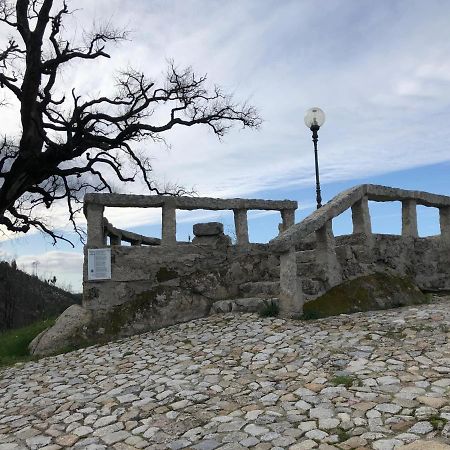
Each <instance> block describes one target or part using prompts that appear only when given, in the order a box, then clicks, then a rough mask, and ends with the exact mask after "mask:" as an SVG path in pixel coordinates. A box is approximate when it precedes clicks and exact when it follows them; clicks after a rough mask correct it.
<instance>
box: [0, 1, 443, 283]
mask: <svg viewBox="0 0 450 450" xmlns="http://www.w3.org/2000/svg"><path fill="white" fill-rule="evenodd" d="M72 7H75V8H77V9H79V12H78V13H77V15H76V16H74V17H73V18H71V19H70V22H69V23H68V24H67V27H66V30H67V33H72V34H73V35H75V36H76V35H79V34H80V33H81V30H82V29H83V28H90V26H91V25H92V22H93V19H92V18H93V17H95V18H96V19H95V21H96V22H97V23H99V22H102V21H103V20H105V13H104V11H105V10H107V11H108V14H109V17H108V20H110V21H111V22H112V23H114V24H116V25H117V26H122V27H125V28H128V29H131V30H132V33H131V41H128V42H124V43H122V44H121V45H120V46H117V47H114V48H113V49H112V52H111V53H112V58H111V60H104V61H100V62H96V63H95V64H94V65H93V64H92V63H84V64H82V65H80V66H76V65H72V66H71V67H70V70H68V71H66V72H63V73H62V84H64V85H65V86H75V87H76V88H77V90H78V91H79V92H81V93H85V94H88V93H89V92H95V93H96V94H97V93H99V92H102V93H103V92H104V93H108V92H111V90H112V89H113V78H114V74H115V71H117V70H118V69H120V68H121V67H122V68H123V67H126V66H133V67H135V68H137V69H141V70H144V71H145V72H146V73H147V74H148V75H149V76H153V77H155V78H156V79H158V78H160V77H161V74H162V73H163V72H164V71H165V67H166V62H167V60H168V59H170V58H173V59H174V60H175V63H176V64H177V65H178V66H180V67H183V66H187V65H191V66H192V67H193V69H194V70H195V71H196V72H197V73H199V74H203V73H208V78H209V80H211V82H214V83H217V84H220V85H222V86H223V87H224V89H225V90H227V91H229V92H233V93H234V94H235V97H236V98H237V99H242V100H247V99H248V100H249V101H250V102H251V103H252V104H253V105H255V106H256V107H257V108H258V110H259V111H260V114H261V116H262V117H263V119H264V123H263V125H262V127H261V129H260V130H259V131H256V132H251V131H242V130H233V131H232V132H231V133H230V134H229V135H227V136H226V137H225V139H224V140H223V141H222V142H218V141H217V139H216V138H215V137H214V136H213V135H212V133H211V132H209V131H208V130H206V129H204V128H201V127H197V128H189V129H178V130H174V131H173V132H172V133H171V134H170V135H167V136H166V137H167V138H168V143H169V144H170V146H171V147H170V149H167V148H165V147H163V146H161V145H158V144H155V143H152V142H147V143H143V144H142V145H141V150H142V151H145V152H148V153H149V154H151V155H152V157H153V158H154V159H153V168H154V177H155V179H157V180H158V181H160V182H161V183H164V182H172V183H178V184H181V185H184V186H186V187H188V188H194V189H195V190H196V192H197V194H198V195H204V196H215V197H238V196H239V197H252V198H273V199H284V198H289V199H295V200H297V201H298V202H299V211H298V213H297V220H301V218H302V217H305V216H306V215H307V214H309V213H310V212H312V211H313V209H314V204H315V191H314V159H313V147H312V142H311V136H310V131H309V130H308V129H307V128H306V127H305V126H304V123H303V116H304V112H305V110H306V109H308V108H310V107H312V106H319V107H321V108H322V109H323V110H324V111H325V113H326V116H327V119H326V122H325V125H324V126H323V127H322V128H321V130H320V132H319V158H320V168H321V180H322V190H323V198H324V200H329V199H330V198H331V197H332V196H334V195H335V194H337V193H338V192H339V191H341V190H343V189H346V188H348V187H350V186H353V185H355V184H360V183H376V184H384V185H390V186H397V187H404V188H410V189H419V190H425V191H430V192H436V193H442V194H448V195H450V188H449V186H450V184H449V181H448V180H449V177H448V173H449V169H450V148H449V144H450V128H449V127H448V123H449V122H450V108H449V105H450V39H449V37H450V29H449V28H448V17H450V3H449V2H447V1H433V0H429V1H427V2H423V1H414V0H404V1H401V0H396V1H387V0H386V1H385V0H381V1H377V2H372V1H368V0H367V1H360V0H342V1H339V0H327V1H326V2H321V3H320V5H318V3H317V2H314V1H306V0H304V1H302V0H296V1H282V2H280V1H269V0H246V1H234V0H228V1H227V2H219V1H214V0H184V1H180V0H177V1H174V0H173V1H170V0H164V1H162V0H161V1H137V0H135V1H131V0H120V1H119V0H111V1H106V0H97V1H96V2H91V1H88V0H82V1H81V0H80V1H72ZM6 36H7V35H6V34H4V33H3V34H2V33H1V32H0V37H2V38H3V40H4V38H5V37H6ZM14 108H15V106H14V105H12V106H11V107H10V108H9V110H8V109H2V110H0V119H1V120H0V123H1V124H2V127H3V129H2V130H1V131H2V133H3V132H14V130H17V129H18V124H17V121H16V120H15V117H16V114H15V112H16V110H15V109H14ZM124 192H134V193H142V192H143V187H142V185H140V184H139V183H137V184H136V185H134V186H130V187H128V188H126V189H125V190H124ZM371 211H372V219H373V228H374V231H380V232H381V231H382V232H391V233H397V232H399V229H400V205H399V204H395V203H394V204H376V205H371ZM418 213H419V229H420V232H421V234H422V235H429V234H436V233H438V216H437V212H436V211H434V210H433V209H428V208H419V211H418ZM108 214H109V215H108ZM107 217H108V218H109V219H110V220H111V222H112V223H114V225H116V226H119V227H122V228H127V229H130V230H134V231H138V232H142V233H143V234H148V235H153V236H157V235H159V233H160V231H159V228H160V226H159V223H158V222H159V212H156V211H148V210H145V211H128V212H127V214H123V211H119V212H117V211H108V212H107ZM50 218H51V220H52V221H53V223H55V224H56V225H57V226H59V227H61V228H63V229H64V228H65V227H66V226H67V218H66V216H65V214H64V207H63V205H61V206H58V207H56V208H54V209H53V210H52V211H51V217H50ZM179 219H180V223H179V227H178V237H179V239H187V236H188V235H189V234H191V231H192V224H193V223H195V222H196V221H202V220H221V221H224V223H225V229H226V230H229V231H231V230H232V215H231V213H229V214H227V213H220V214H218V215H216V216H208V217H205V216H203V217H202V215H201V214H194V213H193V212H192V213H190V214H189V213H183V214H180V215H179ZM80 220H83V218H82V217H81V218H80ZM278 222H279V217H278V216H277V215H273V214H272V215H270V214H269V215H261V214H260V215H256V216H254V217H253V216H250V237H251V239H252V240H253V241H267V240H268V239H270V238H272V237H273V236H274V235H275V233H276V229H277V224H278ZM349 225H350V217H349V215H348V214H347V215H343V217H341V218H339V219H338V220H336V221H335V224H334V229H335V232H336V234H340V233H343V232H346V231H348V230H349ZM0 256H3V257H4V258H11V257H16V258H17V260H18V262H19V266H20V265H22V266H23V267H24V268H26V269H28V270H30V271H32V270H33V268H32V267H33V266H32V262H33V261H38V263H39V264H38V269H37V270H38V273H39V274H41V275H42V276H44V275H46V274H48V275H49V276H50V275H53V274H54V275H56V276H57V278H58V280H61V282H64V283H66V284H69V283H70V284H71V285H72V288H73V289H75V290H79V289H80V286H81V284H80V283H81V281H80V280H81V264H82V247H81V244H78V245H77V246H76V248H75V249H71V248H70V247H68V246H67V245H66V244H59V245H57V246H56V247H53V246H52V245H51V244H50V243H49V242H48V240H47V239H45V238H43V237H42V236H40V235H37V234H36V235H33V234H29V235H28V236H25V237H20V238H14V237H11V236H8V237H4V238H3V240H2V241H0ZM34 267H35V266H34Z"/></svg>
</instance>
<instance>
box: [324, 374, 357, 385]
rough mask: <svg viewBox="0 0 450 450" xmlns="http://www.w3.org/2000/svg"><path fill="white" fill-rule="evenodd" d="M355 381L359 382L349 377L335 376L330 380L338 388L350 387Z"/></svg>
mask: <svg viewBox="0 0 450 450" xmlns="http://www.w3.org/2000/svg"><path fill="white" fill-rule="evenodd" d="M355 381H359V380H357V379H356V378H354V377H351V376H349V375H337V376H335V377H334V378H333V379H332V380H331V383H332V384H334V385H335V386H340V385H344V386H345V387H347V388H348V387H351V386H353V383H354V382H355Z"/></svg>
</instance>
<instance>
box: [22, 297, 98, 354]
mask: <svg viewBox="0 0 450 450" xmlns="http://www.w3.org/2000/svg"><path fill="white" fill-rule="evenodd" d="M91 320H92V312H91V311H89V310H87V309H85V308H83V307H81V306H79V305H72V306H69V308H67V309H66V310H65V311H64V312H63V313H62V314H61V315H60V316H59V317H58V319H57V320H56V322H55V324H54V325H53V326H52V327H50V328H47V329H46V330H44V331H43V332H42V333H40V334H38V335H37V336H36V337H35V338H34V339H33V340H32V341H31V343H30V345H29V347H28V348H29V350H30V354H31V355H37V356H47V355H51V354H55V353H57V352H59V351H62V350H65V349H68V348H71V347H73V346H78V345H80V343H81V342H83V340H86V331H87V329H88V326H89V324H90V323H91Z"/></svg>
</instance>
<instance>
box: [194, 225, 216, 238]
mask: <svg viewBox="0 0 450 450" xmlns="http://www.w3.org/2000/svg"><path fill="white" fill-rule="evenodd" d="M193 231H194V235H195V236H218V235H220V234H223V223H220V222H206V223H196V224H195V225H194V227H193Z"/></svg>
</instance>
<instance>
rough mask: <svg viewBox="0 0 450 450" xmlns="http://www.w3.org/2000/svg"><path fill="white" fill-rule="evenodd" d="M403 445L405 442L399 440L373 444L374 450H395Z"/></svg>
mask: <svg viewBox="0 0 450 450" xmlns="http://www.w3.org/2000/svg"><path fill="white" fill-rule="evenodd" d="M402 444H403V442H402V441H400V440H399V439H380V440H379V441H375V442H373V443H372V448H373V449H374V450H393V449H394V448H398V446H399V445H402Z"/></svg>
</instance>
